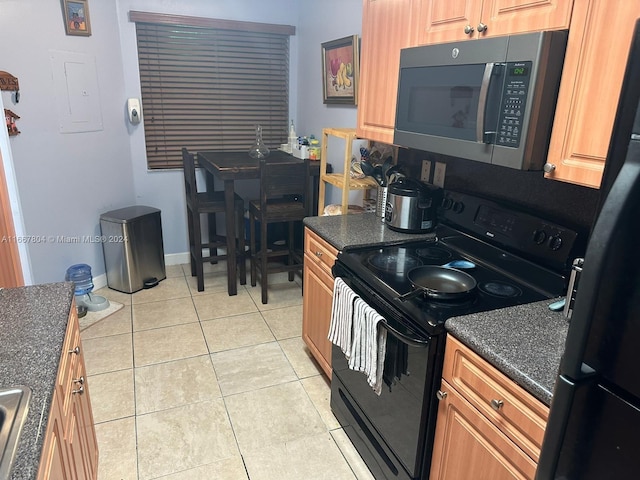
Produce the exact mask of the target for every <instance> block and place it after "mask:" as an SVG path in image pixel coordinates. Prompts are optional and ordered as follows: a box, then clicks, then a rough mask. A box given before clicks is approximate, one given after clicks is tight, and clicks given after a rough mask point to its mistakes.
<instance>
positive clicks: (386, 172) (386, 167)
mask: <svg viewBox="0 0 640 480" xmlns="http://www.w3.org/2000/svg"><path fill="white" fill-rule="evenodd" d="M392 166H393V157H387V159H386V160H385V161H384V163H383V164H382V178H383V180H384V182H385V185H388V184H389V169H391V167H392Z"/></svg>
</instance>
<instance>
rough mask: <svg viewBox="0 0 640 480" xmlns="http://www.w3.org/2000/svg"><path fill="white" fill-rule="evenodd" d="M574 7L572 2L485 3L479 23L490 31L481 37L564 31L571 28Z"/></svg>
mask: <svg viewBox="0 0 640 480" xmlns="http://www.w3.org/2000/svg"><path fill="white" fill-rule="evenodd" d="M572 8H573V1H572V0H543V1H541V0H515V1H514V0H484V2H483V3H482V14H481V16H480V19H479V21H480V22H482V23H483V24H485V25H486V26H487V29H486V30H485V31H484V32H483V33H481V34H480V35H481V36H485V35H487V36H488V35H513V34H518V33H527V32H537V31H540V30H564V29H567V28H569V23H570V21H571V10H572ZM476 28H477V27H476Z"/></svg>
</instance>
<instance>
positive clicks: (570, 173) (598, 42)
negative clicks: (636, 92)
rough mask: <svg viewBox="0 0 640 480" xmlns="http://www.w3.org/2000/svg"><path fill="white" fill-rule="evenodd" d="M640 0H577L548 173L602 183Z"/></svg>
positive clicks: (591, 184)
mask: <svg viewBox="0 0 640 480" xmlns="http://www.w3.org/2000/svg"><path fill="white" fill-rule="evenodd" d="M638 17H640V2H637V1H627V0H615V1H611V0H580V1H577V2H576V3H575V7H574V11H573V18H572V20H571V28H570V30H569V41H568V44H567V53H566V56H565V62H564V69H563V71H562V80H561V83H560V92H559V94H558V104H557V106H556V114H555V120H554V124H553V131H552V133H551V143H550V146H549V155H548V158H547V164H548V165H547V166H548V168H553V171H551V172H550V173H547V174H545V176H546V177H547V178H552V179H555V180H562V181H565V182H571V183H576V184H579V185H585V186H588V187H594V188H599V187H600V182H601V180H602V172H603V170H604V164H605V161H606V156H607V150H608V148H609V141H610V138H611V133H612V130H613V123H614V119H615V114H616V109H617V106H618V100H619V97H620V89H621V87H622V79H623V76H624V71H625V67H626V64H627V56H628V53H629V48H630V46H631V37H632V34H633V28H634V26H635V22H636V19H637V18H638Z"/></svg>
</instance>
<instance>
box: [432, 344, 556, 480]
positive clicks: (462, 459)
mask: <svg viewBox="0 0 640 480" xmlns="http://www.w3.org/2000/svg"><path fill="white" fill-rule="evenodd" d="M438 398H439V399H440V404H439V407H438V417H437V423H436V434H435V440H434V447H433V457H432V462H431V476H430V479H432V480H467V479H470V478H473V479H474V480H512V479H531V480H532V479H533V478H534V477H535V472H536V467H537V461H538V456H539V454H540V446H541V444H542V438H543V436H544V429H545V426H546V421H547V417H548V413H549V409H548V407H547V406H546V405H544V404H542V403H541V402H540V401H539V400H537V399H535V398H534V397H533V396H531V395H530V394H529V393H528V392H526V391H524V390H523V389H522V387H520V386H519V385H517V384H516V383H515V382H513V381H512V380H510V379H509V378H507V377H506V376H505V375H504V374H502V372H500V371H498V370H497V369H496V368H495V367H493V366H492V365H490V364H489V363H487V362H486V361H485V360H483V359H482V358H481V357H479V356H478V355H477V354H476V353H475V352H473V351H472V350H471V349H469V348H468V347H466V346H465V345H463V344H462V343H460V342H459V341H458V340H456V339H455V338H454V337H451V336H449V337H448V339H447V347H446V353H445V362H444V366H443V374H442V384H441V387H440V391H439V392H438Z"/></svg>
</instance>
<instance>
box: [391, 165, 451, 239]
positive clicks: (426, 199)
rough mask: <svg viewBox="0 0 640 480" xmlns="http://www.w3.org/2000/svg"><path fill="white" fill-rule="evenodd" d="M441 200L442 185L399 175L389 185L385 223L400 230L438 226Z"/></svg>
mask: <svg viewBox="0 0 640 480" xmlns="http://www.w3.org/2000/svg"><path fill="white" fill-rule="evenodd" d="M441 201H442V189H440V188H439V187H436V186H433V185H427V184H426V183H422V182H420V181H418V180H414V179H412V178H407V177H404V178H400V179H398V180H396V181H395V182H393V183H391V184H389V186H388V191H387V204H386V207H385V223H386V225H387V227H389V228H390V229H391V230H395V231H398V232H407V233H421V232H430V231H432V230H433V229H434V228H435V227H436V224H437V209H438V205H440V203H441Z"/></svg>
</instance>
